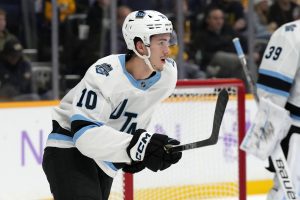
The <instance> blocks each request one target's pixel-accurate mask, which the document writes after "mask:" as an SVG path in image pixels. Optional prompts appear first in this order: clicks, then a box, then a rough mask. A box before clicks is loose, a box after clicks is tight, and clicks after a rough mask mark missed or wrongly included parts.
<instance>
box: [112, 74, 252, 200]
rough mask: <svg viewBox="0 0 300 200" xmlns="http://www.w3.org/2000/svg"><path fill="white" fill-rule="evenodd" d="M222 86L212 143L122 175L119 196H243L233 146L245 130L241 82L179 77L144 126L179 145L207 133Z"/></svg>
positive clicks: (241, 157)
mask: <svg viewBox="0 0 300 200" xmlns="http://www.w3.org/2000/svg"><path fill="white" fill-rule="evenodd" d="M223 88H226V89H227V91H228V92H229V103H228V105H227V108H226V112H225V115H224V119H223V122H222V126H221V129H220V136H219V141H218V143H217V144H216V145H213V146H211V147H204V148H199V149H194V150H189V151H185V152H183V158H182V159H181V160H180V162H179V163H178V164H176V165H174V166H171V167H170V168H168V169H167V170H164V171H161V172H157V173H154V172H151V171H149V170H144V171H143V172H140V173H137V174H135V175H131V174H125V175H124V176H123V177H124V185H123V187H122V188H123V191H124V194H123V195H121V196H122V197H121V199H125V200H133V199H143V200H146V199H161V200H165V199H166V200H167V199H168V200H173V199H174V200H175V199H176V200H179V199H207V198H209V199H214V200H215V199H223V198H226V199H230V200H231V199H232V200H233V199H238V200H245V199H246V158H245V153H244V152H243V151H241V150H240V149H239V145H240V143H241V141H242V139H243V137H244V134H245V88H244V84H243V82H242V81H241V80H239V79H208V80H179V81H178V82H177V86H176V89H175V91H174V93H173V94H172V95H171V96H170V97H169V98H168V99H167V100H165V101H164V102H163V103H162V105H161V107H159V109H157V110H158V111H157V113H154V116H153V118H154V120H153V121H152V122H151V123H150V125H149V129H148V130H150V131H157V132H162V133H166V134H168V135H170V134H169V133H171V137H175V138H177V139H180V141H181V142H182V143H189V142H193V141H190V140H194V141H195V140H196V141H197V140H199V139H202V138H205V137H207V134H208V135H209V134H210V131H211V129H212V118H213V114H214V107H215V101H216V97H217V94H218V92H219V91H220V90H221V89H223ZM113 187H114V186H113ZM112 196H113V195H111V197H110V199H117V198H114V197H112Z"/></svg>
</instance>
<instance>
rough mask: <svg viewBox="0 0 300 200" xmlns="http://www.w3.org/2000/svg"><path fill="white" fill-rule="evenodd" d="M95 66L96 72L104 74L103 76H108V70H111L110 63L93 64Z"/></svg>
mask: <svg viewBox="0 0 300 200" xmlns="http://www.w3.org/2000/svg"><path fill="white" fill-rule="evenodd" d="M95 68H96V73H97V74H101V75H105V76H109V72H110V71H112V70H113V68H112V67H111V65H110V64H108V63H102V64H99V65H95Z"/></svg>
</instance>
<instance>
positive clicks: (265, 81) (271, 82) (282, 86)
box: [257, 73, 292, 92]
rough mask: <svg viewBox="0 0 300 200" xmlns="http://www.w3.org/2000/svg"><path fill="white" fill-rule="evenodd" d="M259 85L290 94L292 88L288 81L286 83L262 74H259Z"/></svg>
mask: <svg viewBox="0 0 300 200" xmlns="http://www.w3.org/2000/svg"><path fill="white" fill-rule="evenodd" d="M257 83H258V84H261V85H264V86H267V87H270V88H273V89H276V90H281V91H285V92H289V91H290V89H291V87H292V84H291V83H289V82H287V81H284V80H282V79H280V78H277V77H272V76H268V75H266V74H261V73H260V74H259V77H258V80H257Z"/></svg>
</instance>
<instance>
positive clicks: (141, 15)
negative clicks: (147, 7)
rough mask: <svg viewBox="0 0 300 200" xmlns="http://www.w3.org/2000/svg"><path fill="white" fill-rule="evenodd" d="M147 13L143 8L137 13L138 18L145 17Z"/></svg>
mask: <svg viewBox="0 0 300 200" xmlns="http://www.w3.org/2000/svg"><path fill="white" fill-rule="evenodd" d="M145 15H146V13H145V12H144V11H142V10H140V11H138V12H137V13H136V15H135V17H136V18H144V17H145Z"/></svg>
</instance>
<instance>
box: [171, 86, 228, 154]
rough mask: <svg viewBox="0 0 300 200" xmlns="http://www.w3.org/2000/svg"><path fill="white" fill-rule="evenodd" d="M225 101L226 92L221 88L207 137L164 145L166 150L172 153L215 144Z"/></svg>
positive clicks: (226, 98) (226, 97) (226, 100)
mask: <svg viewBox="0 0 300 200" xmlns="http://www.w3.org/2000/svg"><path fill="white" fill-rule="evenodd" d="M227 102H228V92H227V91H226V90H225V89H222V90H221V92H220V93H219V95H218V99H217V103H216V108H215V114H214V121H213V128H212V133H211V135H210V137H209V138H207V139H205V140H200V141H197V142H192V143H188V144H182V145H178V146H166V151H167V152H168V153H174V152H179V151H185V150H189V149H195V148H200V147H205V146H209V145H214V144H216V143H217V142H218V138H219V131H220V127H221V124H222V119H223V115H224V113H225V109H226V105H227Z"/></svg>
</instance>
